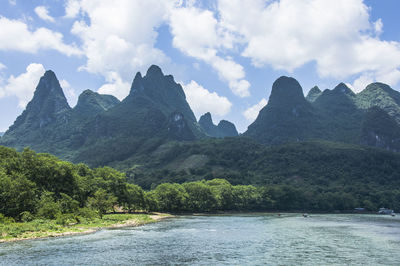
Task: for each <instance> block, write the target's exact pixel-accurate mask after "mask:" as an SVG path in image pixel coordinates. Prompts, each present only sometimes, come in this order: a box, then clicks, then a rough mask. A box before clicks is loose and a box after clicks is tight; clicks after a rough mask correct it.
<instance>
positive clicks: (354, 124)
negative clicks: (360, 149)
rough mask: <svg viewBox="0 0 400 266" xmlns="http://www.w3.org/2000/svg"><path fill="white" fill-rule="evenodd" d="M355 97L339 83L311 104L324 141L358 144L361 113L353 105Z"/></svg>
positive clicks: (344, 85) (345, 86)
mask: <svg viewBox="0 0 400 266" xmlns="http://www.w3.org/2000/svg"><path fill="white" fill-rule="evenodd" d="M355 97H356V95H355V94H354V93H353V91H352V90H351V89H350V88H349V87H347V85H346V84H344V83H340V84H338V85H337V86H336V87H335V88H334V89H333V90H324V91H323V92H322V94H321V95H320V96H319V97H318V98H317V99H316V100H315V101H314V102H313V103H312V105H313V107H314V108H316V110H317V112H318V115H319V116H320V121H321V124H322V135H321V136H323V138H324V139H325V140H330V141H341V142H347V143H359V134H360V128H361V120H362V117H363V113H364V112H363V111H362V110H359V109H358V108H357V106H356V104H355Z"/></svg>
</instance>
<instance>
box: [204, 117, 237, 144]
mask: <svg viewBox="0 0 400 266" xmlns="http://www.w3.org/2000/svg"><path fill="white" fill-rule="evenodd" d="M199 125H200V126H201V128H202V129H203V130H204V132H205V133H206V134H207V135H208V136H210V137H214V138H223V137H236V136H238V135H239V133H238V132H237V130H236V127H235V125H234V124H233V123H231V122H229V121H226V120H221V121H220V122H219V123H218V125H214V123H213V121H212V117H211V114H210V113H209V112H207V113H205V114H204V115H202V116H201V117H200V119H199Z"/></svg>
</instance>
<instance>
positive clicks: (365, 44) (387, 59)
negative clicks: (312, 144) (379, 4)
mask: <svg viewBox="0 0 400 266" xmlns="http://www.w3.org/2000/svg"><path fill="white" fill-rule="evenodd" d="M369 10H370V9H369V8H368V7H367V6H366V5H365V4H364V3H363V1H362V0H337V1H336V0H335V1H326V0H297V1H292V0H281V1H268V2H265V1H262V0H248V1H240V0H219V1H218V11H219V14H220V20H219V23H220V24H221V25H224V27H225V28H226V29H227V30H229V31H231V32H232V34H233V35H236V37H237V38H236V40H237V42H238V43H241V44H243V46H244V50H243V51H242V55H243V56H244V57H247V58H249V59H251V60H252V64H253V65H254V66H257V67H263V66H265V65H269V66H272V67H273V68H275V69H282V70H286V71H289V72H291V71H293V70H294V69H296V68H299V67H301V66H303V65H304V64H307V63H309V62H315V63H316V67H317V71H318V73H319V75H320V76H321V77H328V78H336V79H345V78H347V77H349V76H352V75H357V74H359V75H361V76H362V75H363V74H364V73H371V74H372V75H373V76H374V78H375V79H377V78H378V77H388V76H391V77H393V78H392V80H396V79H397V71H398V69H399V67H400V43H399V42H389V41H383V40H380V39H379V34H380V33H381V32H382V29H383V23H382V20H381V19H378V20H377V21H376V22H374V23H373V22H370V16H369ZM338 14H340V15H338ZM383 72H385V73H383ZM388 79H390V78H388Z"/></svg>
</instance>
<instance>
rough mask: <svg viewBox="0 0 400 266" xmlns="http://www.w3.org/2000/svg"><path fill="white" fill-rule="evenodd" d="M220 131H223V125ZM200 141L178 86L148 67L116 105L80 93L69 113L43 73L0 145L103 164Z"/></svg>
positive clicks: (54, 81) (59, 92) (51, 76)
mask: <svg viewBox="0 0 400 266" xmlns="http://www.w3.org/2000/svg"><path fill="white" fill-rule="evenodd" d="M222 128H223V129H224V130H226V128H229V127H226V126H225V125H224V124H223V126H222ZM204 137H206V135H205V133H204V132H203V131H202V130H201V128H200V126H199V124H198V123H197V121H196V118H195V116H194V113H193V111H192V110H191V108H190V106H189V104H188V103H187V101H186V97H185V94H184V92H183V89H182V87H181V85H179V84H178V83H176V82H175V81H174V78H173V77H172V76H171V75H164V74H163V73H162V71H161V69H160V68H159V67H158V66H155V65H153V66H151V67H150V68H149V69H148V70H147V73H146V75H145V76H144V77H142V75H141V73H137V74H136V76H135V78H134V80H133V83H132V86H131V89H130V93H129V95H128V96H127V97H126V98H125V99H124V100H123V101H122V102H120V101H119V100H118V99H116V98H115V97H113V96H111V95H101V94H98V93H96V92H92V91H90V90H85V91H84V92H82V94H81V95H80V96H79V100H78V103H77V105H76V106H75V107H74V108H71V107H70V106H69V105H68V103H67V100H66V99H65V96H64V93H63V91H62V89H61V87H60V84H59V82H58V80H57V78H56V76H55V74H54V73H53V72H52V71H47V72H46V73H45V75H44V76H43V77H42V78H41V80H40V82H39V84H38V86H37V88H36V91H35V94H34V97H33V99H32V100H31V101H30V102H29V104H28V105H27V108H26V110H25V111H24V112H23V113H22V115H21V116H20V117H18V118H17V120H16V121H15V123H14V125H13V126H11V127H10V129H9V130H8V131H7V132H6V133H5V135H4V137H2V138H1V141H0V144H1V145H6V146H11V147H15V148H17V149H19V150H20V149H22V148H24V147H27V146H29V147H31V148H33V149H35V150H36V151H38V152H50V153H53V154H55V155H57V156H60V157H62V158H64V159H68V160H71V161H78V162H79V161H85V157H86V156H91V157H93V158H94V159H95V161H97V162H99V164H105V163H107V162H109V161H114V160H122V159H124V158H126V157H129V156H131V155H132V154H135V153H137V152H142V151H147V150H148V149H150V150H151V149H155V148H156V147H158V146H159V145H160V144H161V143H164V142H166V141H170V140H178V141H185V140H196V139H200V138H204Z"/></svg>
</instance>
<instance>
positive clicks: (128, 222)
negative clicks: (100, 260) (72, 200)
mask: <svg viewBox="0 0 400 266" xmlns="http://www.w3.org/2000/svg"><path fill="white" fill-rule="evenodd" d="M149 217H150V218H151V219H152V221H150V222H143V221H139V220H137V219H131V220H126V221H123V222H119V223H115V224H111V225H108V226H101V227H93V228H89V229H88V228H79V227H78V228H75V229H78V230H79V229H82V231H71V232H62V233H56V232H48V234H46V235H45V236H32V237H23V238H18V237H16V238H9V239H0V243H4V242H15V241H24V240H31V239H44V238H52V237H63V236H72V235H84V234H92V233H95V232H97V231H99V230H102V229H107V228H121V227H135V226H141V225H145V224H149V223H152V222H158V221H161V220H164V219H167V218H173V217H175V216H174V215H170V214H165V213H153V214H152V215H149Z"/></svg>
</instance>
